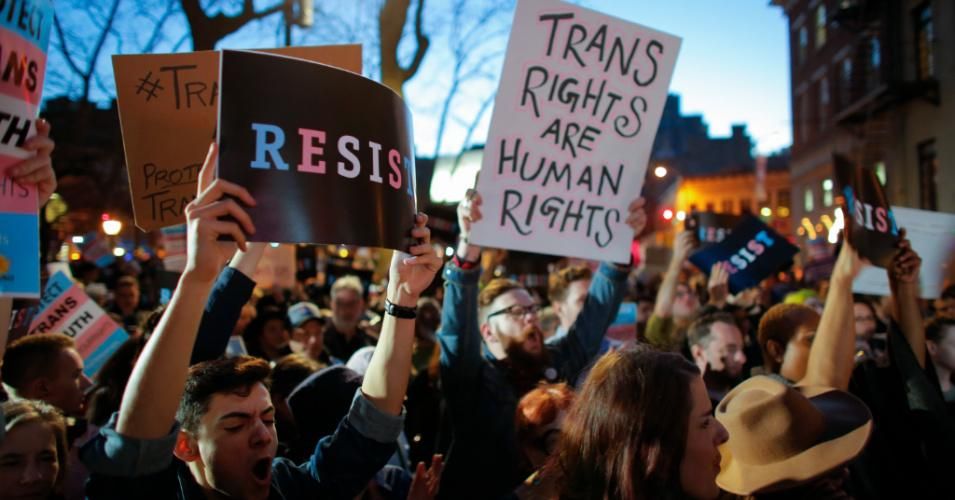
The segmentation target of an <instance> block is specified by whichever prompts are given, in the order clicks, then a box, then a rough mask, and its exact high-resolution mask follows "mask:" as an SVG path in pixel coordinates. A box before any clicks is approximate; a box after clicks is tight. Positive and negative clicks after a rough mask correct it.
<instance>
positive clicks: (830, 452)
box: [716, 376, 872, 495]
mask: <svg viewBox="0 0 955 500" xmlns="http://www.w3.org/2000/svg"><path fill="white" fill-rule="evenodd" d="M716 418H717V420H719V421H720V423H722V424H723V425H724V426H725V427H726V430H727V431H728V432H729V441H727V442H726V443H725V444H724V445H723V446H721V447H720V453H721V454H722V462H721V463H720V473H719V475H718V476H717V478H716V482H717V484H719V486H720V487H721V488H723V489H724V490H726V491H729V492H731V493H735V494H737V495H750V494H753V493H756V492H759V491H772V490H780V489H785V488H789V487H792V486H795V485H798V484H800V483H803V482H806V481H809V480H811V479H814V478H816V477H819V476H821V475H823V474H824V473H826V472H829V471H831V470H833V469H836V468H837V467H839V466H841V465H843V464H845V463H846V462H848V461H849V460H852V459H853V458H855V457H856V456H857V455H858V454H859V453H860V452H861V451H862V449H863V448H864V447H865V444H866V441H867V440H868V439H869V435H870V434H871V433H872V414H871V413H870V412H869V409H868V407H866V405H865V404H864V403H863V402H862V401H860V400H859V399H858V398H856V397H855V396H853V395H851V394H849V393H847V392H844V391H839V390H836V389H831V388H828V387H790V386H788V385H786V384H784V383H783V382H781V381H778V380H776V379H774V378H770V377H764V376H757V377H753V378H750V379H749V380H747V381H745V382H743V383H742V384H740V385H738V386H737V387H736V388H735V389H733V390H732V391H730V393H729V394H727V395H726V397H725V398H723V401H721V402H720V404H719V405H718V406H717V408H716Z"/></svg>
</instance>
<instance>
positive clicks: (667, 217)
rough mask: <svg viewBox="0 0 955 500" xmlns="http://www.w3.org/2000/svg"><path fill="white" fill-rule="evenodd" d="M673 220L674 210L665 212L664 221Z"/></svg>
mask: <svg viewBox="0 0 955 500" xmlns="http://www.w3.org/2000/svg"><path fill="white" fill-rule="evenodd" d="M671 219H673V210H670V209H669V208H668V209H666V210H664V211H663V220H671Z"/></svg>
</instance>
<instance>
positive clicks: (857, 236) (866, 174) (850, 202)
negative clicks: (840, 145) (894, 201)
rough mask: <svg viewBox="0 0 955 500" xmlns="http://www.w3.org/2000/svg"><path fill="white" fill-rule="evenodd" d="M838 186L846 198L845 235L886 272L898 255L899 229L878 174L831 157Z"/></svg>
mask: <svg viewBox="0 0 955 500" xmlns="http://www.w3.org/2000/svg"><path fill="white" fill-rule="evenodd" d="M832 160H833V164H834V165H835V170H836V184H837V186H838V188H839V192H840V193H842V196H843V197H844V198H845V205H844V206H843V209H844V210H845V215H846V217H845V220H846V227H847V231H846V233H845V234H846V235H847V237H848V239H849V243H850V244H851V245H852V248H855V249H856V251H858V252H859V255H860V256H862V257H864V258H866V259H868V260H869V262H871V263H872V264H873V265H874V266H877V267H881V268H883V269H885V268H886V267H888V265H889V262H890V261H891V259H892V255H894V254H895V244H896V242H897V241H898V235H899V227H898V225H897V224H896V221H895V217H894V216H893V214H892V208H891V207H890V206H889V199H888V197H886V195H885V192H884V191H883V190H882V184H880V183H879V179H878V177H876V176H875V172H873V171H872V169H870V168H868V167H862V166H859V165H855V164H853V163H852V162H850V161H849V160H848V159H847V158H845V157H844V156H842V155H838V154H834V155H832Z"/></svg>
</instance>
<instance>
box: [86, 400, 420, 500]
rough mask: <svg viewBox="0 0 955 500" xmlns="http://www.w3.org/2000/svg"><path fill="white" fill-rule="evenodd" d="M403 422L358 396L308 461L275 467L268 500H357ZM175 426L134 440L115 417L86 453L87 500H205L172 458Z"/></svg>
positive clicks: (277, 462) (280, 463)
mask: <svg viewBox="0 0 955 500" xmlns="http://www.w3.org/2000/svg"><path fill="white" fill-rule="evenodd" d="M403 425H404V415H401V416H397V417H396V416H394V415H388V414H386V413H383V412H381V411H380V410H378V409H377V408H375V406H374V405H373V404H372V403H371V402H369V401H368V399H366V398H365V397H364V396H363V395H362V394H361V390H358V391H356V393H355V398H354V400H353V401H352V405H351V409H350V410H349V412H348V415H347V416H346V417H345V418H343V419H342V421H341V423H340V424H339V426H338V429H337V430H336V431H335V433H334V434H333V435H331V436H327V437H325V438H324V439H322V440H321V441H320V442H319V443H318V445H317V446H316V447H315V451H314V452H313V454H312V456H311V458H310V459H309V461H307V462H305V463H303V464H301V465H295V464H294V463H292V462H291V461H290V460H288V459H285V458H276V459H274V460H273V461H272V486H271V490H270V492H269V498H270V499H293V498H315V499H322V498H334V499H339V498H341V499H351V498H354V497H355V496H356V495H358V494H359V493H360V492H361V491H362V490H363V489H364V488H365V487H366V486H367V485H368V482H369V481H370V480H371V479H372V478H373V477H374V476H375V474H376V473H377V472H378V471H379V470H380V469H381V468H382V467H384V465H385V463H387V462H388V458H389V457H391V455H392V454H393V453H394V452H395V441H396V440H397V438H398V434H399V433H400V432H401V429H402V427H403ZM178 432H179V426H178V424H177V425H175V426H174V427H173V429H172V430H171V431H170V433H169V434H168V435H166V436H164V437H162V438H160V439H154V440H146V439H133V438H129V437H126V436H122V435H120V434H119V433H117V432H116V414H113V417H112V418H111V419H110V422H109V423H108V424H107V425H106V427H103V428H102V429H100V433H99V435H98V436H97V437H96V438H94V439H93V440H91V441H90V442H89V443H87V444H86V445H84V446H83V448H82V449H81V450H80V458H81V459H82V460H83V463H84V464H85V465H86V466H87V467H88V468H89V469H90V471H91V472H92V475H91V476H90V480H89V482H88V483H87V488H86V494H87V498H90V499H117V500H118V499H130V498H140V499H157V500H158V499H163V500H166V499H181V500H187V499H188V500H191V499H204V498H205V497H204V495H203V492H202V489H201V488H200V487H199V485H198V484H197V483H196V481H195V479H193V477H192V473H191V472H190V471H189V468H188V467H187V466H186V465H185V464H184V463H182V462H180V461H179V460H177V459H175V458H173V447H174V446H175V443H176V435H177V434H178Z"/></svg>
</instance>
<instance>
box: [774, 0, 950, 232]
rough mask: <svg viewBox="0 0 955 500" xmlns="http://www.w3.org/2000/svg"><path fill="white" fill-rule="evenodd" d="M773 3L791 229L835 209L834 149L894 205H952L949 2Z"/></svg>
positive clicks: (945, 208) (821, 219)
mask: <svg viewBox="0 0 955 500" xmlns="http://www.w3.org/2000/svg"><path fill="white" fill-rule="evenodd" d="M772 4H773V5H775V6H778V7H781V8H782V9H783V10H784V12H785V14H786V16H787V17H788V19H789V40H790V64H791V78H792V100H791V105H792V117H793V127H792V128H793V146H792V158H791V172H792V189H791V195H792V199H793V206H792V214H793V217H794V220H795V222H796V226H797V231H798V233H799V235H800V236H802V237H803V238H804V239H805V240H808V239H812V238H811V236H813V235H812V234H811V233H813V232H815V233H817V234H816V235H815V236H817V237H824V235H821V234H818V231H808V230H807V228H818V227H819V226H820V225H822V224H824V223H825V222H826V220H827V219H828V220H833V219H835V218H836V213H835V212H836V207H837V206H838V204H839V201H840V200H839V196H838V193H837V192H835V191H834V189H835V186H834V180H835V176H834V171H833V167H832V154H833V153H841V154H844V155H846V156H847V157H848V158H850V159H851V160H853V161H855V162H857V163H859V164H862V165H866V166H869V167H871V168H873V169H874V170H875V171H876V173H877V175H878V176H879V177H880V179H881V180H882V181H883V184H885V185H886V192H887V194H888V196H889V200H890V201H891V202H892V203H893V204H894V205H900V206H906V207H913V208H921V209H926V210H937V211H942V212H955V197H951V196H944V194H945V190H944V187H945V186H952V185H955V184H953V183H955V39H953V37H951V36H950V34H951V33H955V2H952V1H949V0H918V1H916V0H772ZM940 34H949V36H944V35H940Z"/></svg>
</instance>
